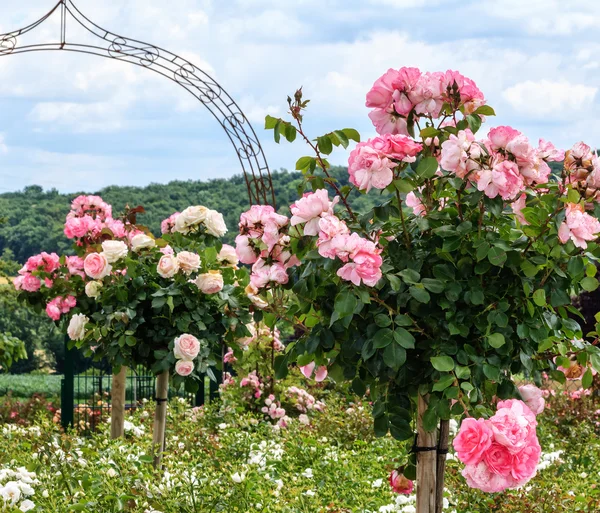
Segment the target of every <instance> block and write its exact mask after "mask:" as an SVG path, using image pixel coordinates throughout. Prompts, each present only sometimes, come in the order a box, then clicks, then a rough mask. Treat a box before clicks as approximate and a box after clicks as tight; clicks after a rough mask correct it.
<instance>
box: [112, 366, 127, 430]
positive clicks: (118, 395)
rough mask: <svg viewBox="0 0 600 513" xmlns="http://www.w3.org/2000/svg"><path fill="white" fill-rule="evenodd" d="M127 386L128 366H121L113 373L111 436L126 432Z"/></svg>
mask: <svg viewBox="0 0 600 513" xmlns="http://www.w3.org/2000/svg"><path fill="white" fill-rule="evenodd" d="M126 388H127V367H125V366H123V367H121V370H120V372H119V373H118V374H113V377H112V387H111V393H110V398H111V409H110V437H111V438H113V439H115V438H120V437H122V436H123V435H124V433H125V391H126Z"/></svg>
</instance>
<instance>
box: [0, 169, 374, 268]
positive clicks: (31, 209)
mask: <svg viewBox="0 0 600 513" xmlns="http://www.w3.org/2000/svg"><path fill="white" fill-rule="evenodd" d="M332 174H333V175H335V176H336V177H337V178H338V179H339V181H340V182H341V183H342V185H344V184H346V183H347V182H348V173H347V170H346V168H344V167H336V168H333V169H332ZM302 181H303V180H302V174H301V173H299V172H288V171H278V172H275V173H273V187H274V190H275V197H276V203H277V205H278V208H279V210H280V212H282V213H284V212H285V210H286V209H287V207H288V206H289V205H290V203H292V202H293V201H294V200H295V199H296V198H297V197H298V186H300V185H301V184H302ZM83 193H85V194H98V195H100V196H102V198H103V199H104V200H105V201H107V202H108V203H110V204H111V205H112V206H113V215H114V216H116V215H117V213H119V212H122V211H123V210H124V208H125V206H126V205H129V206H130V207H136V206H138V205H141V206H143V207H144V208H145V209H146V213H145V214H142V215H141V216H139V218H138V221H139V222H140V224H143V225H145V226H148V227H149V228H150V229H151V231H152V232H153V233H154V234H155V235H160V223H161V221H162V220H163V219H165V218H167V217H169V216H170V215H171V214H172V213H173V212H176V211H181V210H183V209H184V208H186V207H188V206H190V205H204V206H206V207H208V208H211V209H214V210H218V211H219V212H221V213H222V214H223V215H224V217H225V222H226V224H227V227H228V229H229V233H228V234H227V235H226V237H225V239H226V242H229V243H231V242H232V241H233V239H234V238H235V233H236V231H237V224H238V221H239V217H240V214H241V213H242V212H243V211H244V210H246V209H247V208H248V193H247V190H246V182H245V180H244V178H243V176H241V175H239V176H233V177H232V178H229V179H220V180H209V181H191V180H190V181H172V182H169V183H167V184H150V185H148V186H146V187H119V186H110V187H106V188H104V189H101V190H99V191H83V192H81V193H73V194H61V193H60V192H58V191H57V190H56V189H50V190H44V189H43V188H42V187H40V186H38V185H31V186H29V187H26V188H25V189H24V190H22V191H18V192H9V193H4V194H0V220H3V221H4V222H0V255H4V260H15V261H17V262H24V261H25V260H26V259H27V258H28V257H30V256H31V255H34V254H37V253H40V252H41V251H47V252H52V251H55V252H57V253H59V254H68V253H70V252H71V245H72V244H71V241H69V240H68V239H67V238H66V237H65V236H64V234H63V228H64V222H65V217H66V215H67V213H68V212H69V208H70V203H71V201H72V200H73V198H75V197H76V196H78V195H79V194H83ZM351 201H352V202H353V204H354V205H355V206H356V207H357V208H358V209H359V210H363V209H370V208H372V206H373V205H374V204H375V203H376V202H377V201H378V196H377V195H376V194H371V195H369V196H366V195H361V194H358V193H356V194H355V196H354V197H353V198H352V199H351Z"/></svg>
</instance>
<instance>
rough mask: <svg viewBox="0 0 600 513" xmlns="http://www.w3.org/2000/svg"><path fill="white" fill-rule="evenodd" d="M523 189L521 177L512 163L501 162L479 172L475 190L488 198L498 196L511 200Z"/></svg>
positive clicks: (507, 161)
mask: <svg viewBox="0 0 600 513" xmlns="http://www.w3.org/2000/svg"><path fill="white" fill-rule="evenodd" d="M523 187H524V182H523V176H522V175H521V173H520V172H519V168H518V167H517V165H516V164H515V163H514V162H511V161H509V160H503V161H502V162H500V163H498V164H496V165H495V166H494V167H493V168H492V169H485V170H483V171H481V172H480V174H479V179H478V180H477V188H478V189H479V190H480V191H483V192H484V193H485V195H486V196H487V197H488V198H495V197H496V196H498V195H500V196H501V197H502V199H504V200H510V199H513V198H514V197H515V196H516V195H517V194H519V193H520V192H521V191H522V190H523Z"/></svg>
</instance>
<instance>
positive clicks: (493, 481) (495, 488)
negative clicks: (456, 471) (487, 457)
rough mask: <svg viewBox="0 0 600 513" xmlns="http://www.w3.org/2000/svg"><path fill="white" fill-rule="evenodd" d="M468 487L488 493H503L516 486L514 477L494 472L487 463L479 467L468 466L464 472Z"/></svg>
mask: <svg viewBox="0 0 600 513" xmlns="http://www.w3.org/2000/svg"><path fill="white" fill-rule="evenodd" d="M462 475H463V477H464V478H465V479H466V481H467V485H469V486H470V487H471V488H477V489H479V490H481V491H483V492H486V493H496V492H502V491H504V490H506V489H507V488H512V487H514V486H516V483H515V480H514V479H513V478H512V476H501V475H498V474H495V473H494V472H492V471H491V470H490V469H489V467H488V466H487V465H486V463H485V461H481V462H479V463H478V464H477V465H466V466H465V468H464V469H463V471H462Z"/></svg>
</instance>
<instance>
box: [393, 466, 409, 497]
mask: <svg viewBox="0 0 600 513" xmlns="http://www.w3.org/2000/svg"><path fill="white" fill-rule="evenodd" d="M388 480H389V482H390V486H391V487H392V490H393V491H394V492H396V493H403V494H404V495H410V494H411V493H412V492H413V488H414V484H413V482H412V481H411V480H410V479H407V478H406V477H404V474H402V473H400V472H398V471H397V470H394V471H393V472H392V473H391V474H390V477H389V478H388Z"/></svg>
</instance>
